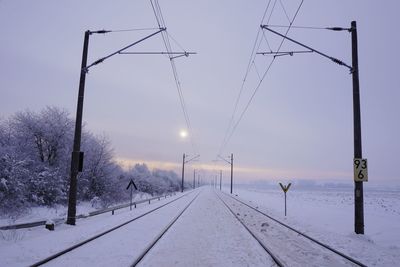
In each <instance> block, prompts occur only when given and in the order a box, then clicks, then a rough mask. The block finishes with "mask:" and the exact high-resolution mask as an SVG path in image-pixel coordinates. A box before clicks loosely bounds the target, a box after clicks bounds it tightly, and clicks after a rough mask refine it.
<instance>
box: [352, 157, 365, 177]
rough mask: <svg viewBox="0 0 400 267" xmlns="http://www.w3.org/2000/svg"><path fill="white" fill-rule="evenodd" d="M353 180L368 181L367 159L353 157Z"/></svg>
mask: <svg viewBox="0 0 400 267" xmlns="http://www.w3.org/2000/svg"><path fill="white" fill-rule="evenodd" d="M353 163H354V181H356V182H367V181H368V163H367V159H354V161H353Z"/></svg>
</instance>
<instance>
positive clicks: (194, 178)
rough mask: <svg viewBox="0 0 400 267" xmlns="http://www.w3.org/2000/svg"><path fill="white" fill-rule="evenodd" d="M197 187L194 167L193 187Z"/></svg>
mask: <svg viewBox="0 0 400 267" xmlns="http://www.w3.org/2000/svg"><path fill="white" fill-rule="evenodd" d="M195 188H196V169H193V189H195Z"/></svg>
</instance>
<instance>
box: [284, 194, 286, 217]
mask: <svg viewBox="0 0 400 267" xmlns="http://www.w3.org/2000/svg"><path fill="white" fill-rule="evenodd" d="M284 193H285V216H286V191H285V192H284Z"/></svg>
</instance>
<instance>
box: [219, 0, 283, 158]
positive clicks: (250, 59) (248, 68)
mask: <svg viewBox="0 0 400 267" xmlns="http://www.w3.org/2000/svg"><path fill="white" fill-rule="evenodd" d="M275 1H276V0H275ZM270 4H271V0H269V1H268V4H267V7H266V8H265V11H264V13H263V16H262V18H261V24H262V23H263V22H264V19H265V16H266V15H267V11H268V9H269V6H270ZM268 22H269V19H268ZM260 31H262V30H261V29H260V28H259V29H258V31H257V36H256V39H255V40H254V44H253V48H252V51H251V54H250V58H249V62H248V63H247V68H246V72H245V74H244V78H243V81H242V85H241V86H240V90H239V94H238V96H237V97H236V100H235V105H234V107H233V112H232V115H231V118H230V120H229V123H228V127H227V129H226V131H225V134H224V139H223V141H222V144H221V147H220V149H219V151H218V154H221V153H222V150H223V149H224V147H225V146H226V143H227V138H228V134H229V131H230V130H231V127H232V126H233V121H234V118H235V115H236V112H237V108H238V104H239V100H240V98H241V96H242V93H243V89H244V85H245V83H246V79H247V76H248V74H249V71H250V68H251V65H252V62H254V58H255V55H256V54H255V51H257V50H258V48H259V47H260V44H261V40H260V43H259V44H258V46H257V41H258V39H259V35H260ZM262 32H263V31H262ZM256 47H257V49H256Z"/></svg>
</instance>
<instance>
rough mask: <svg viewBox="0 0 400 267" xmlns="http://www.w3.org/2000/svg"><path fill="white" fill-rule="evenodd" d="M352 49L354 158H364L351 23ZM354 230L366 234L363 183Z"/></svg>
mask: <svg viewBox="0 0 400 267" xmlns="http://www.w3.org/2000/svg"><path fill="white" fill-rule="evenodd" d="M351 47H352V65H353V70H352V73H353V114H354V115H353V116H354V118H353V120H354V158H362V145H361V112H360V83H359V78H358V48H357V24H356V22H355V21H352V22H351ZM354 183H355V187H354V224H355V225H354V227H355V228H354V229H355V232H356V234H364V196H363V195H364V192H363V182H354Z"/></svg>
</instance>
